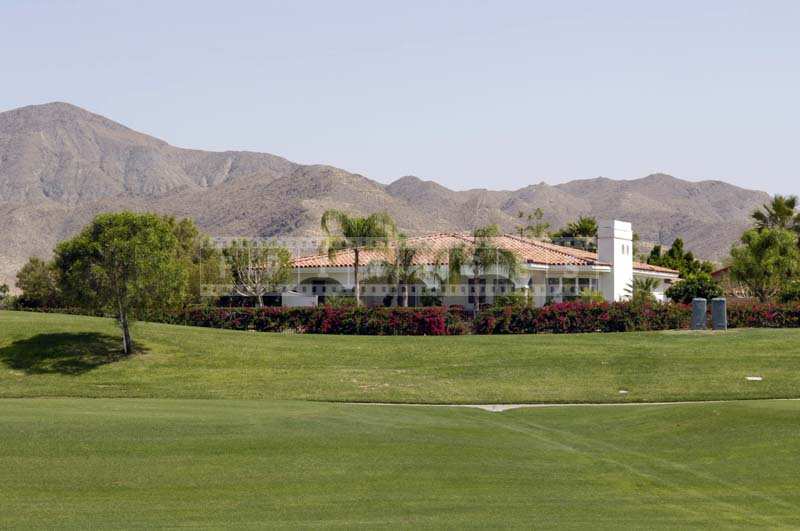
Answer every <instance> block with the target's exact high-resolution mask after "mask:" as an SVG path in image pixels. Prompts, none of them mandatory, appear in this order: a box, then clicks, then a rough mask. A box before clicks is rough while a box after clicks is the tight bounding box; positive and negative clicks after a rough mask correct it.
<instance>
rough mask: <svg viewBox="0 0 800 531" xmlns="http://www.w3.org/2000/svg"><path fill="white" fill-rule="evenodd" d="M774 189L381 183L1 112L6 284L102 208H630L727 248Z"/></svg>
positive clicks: (1, 246) (656, 233)
mask: <svg viewBox="0 0 800 531" xmlns="http://www.w3.org/2000/svg"><path fill="white" fill-rule="evenodd" d="M767 200H768V195H767V194H766V193H764V192H757V191H751V190H744V189H742V188H738V187H735V186H732V185H729V184H726V183H723V182H719V181H704V182H688V181H684V180H680V179H676V178H674V177H670V176H668V175H651V176H648V177H645V178H643V179H637V180H631V181H617V180H612V179H606V178H597V179H589V180H580V181H572V182H569V183H566V184H560V185H556V186H550V185H547V184H544V183H542V184H535V185H531V186H526V187H525V188H521V189H519V190H513V191H496V190H482V189H481V190H466V191H454V190H450V189H448V188H445V187H444V186H441V185H439V184H437V183H435V182H432V181H423V180H420V179H418V178H416V177H411V176H409V177H403V178H401V179H399V180H397V181H395V182H393V183H391V184H389V185H383V184H380V183H378V182H376V181H373V180H370V179H368V178H366V177H363V176H361V175H357V174H353V173H349V172H347V171H344V170H341V169H338V168H333V167H330V166H317V165H311V166H307V165H300V164H295V163H292V162H290V161H287V160H285V159H283V158H281V157H277V156H275V155H269V154H263V153H251V152H240V151H228V152H207V151H199V150H191V149H182V148H177V147H174V146H171V145H169V144H167V143H166V142H164V141H162V140H159V139H156V138H153V137H150V136H147V135H144V134H141V133H138V132H136V131H133V130H131V129H129V128H127V127H125V126H123V125H120V124H118V123H116V122H113V121H111V120H109V119H107V118H104V117H102V116H98V115H96V114H92V113H90V112H88V111H86V110H83V109H80V108H78V107H75V106H73V105H69V104H67V103H50V104H46V105H36V106H30V107H24V108H20V109H15V110H12V111H8V112H3V113H0V283H2V282H8V283H9V284H10V285H13V276H14V274H15V272H16V271H17V269H18V268H19V267H20V266H21V265H22V264H23V263H24V262H25V260H27V258H28V257H29V256H31V255H39V256H43V257H46V256H49V253H50V251H51V249H52V248H53V246H54V245H55V244H56V243H57V242H58V241H59V240H61V239H63V238H66V237H68V236H70V235H72V234H74V233H75V232H76V231H78V230H79V229H80V228H81V227H82V226H83V225H84V224H85V223H87V222H88V221H89V220H90V219H91V218H92V217H93V216H94V215H95V214H97V213H99V212H104V211H112V210H119V209H134V210H151V211H156V212H161V213H168V214H173V215H176V216H187V217H192V218H194V219H195V220H196V221H197V223H198V224H199V225H200V226H201V227H202V228H203V229H204V230H206V231H207V232H208V233H209V234H212V235H215V236H245V235H246V236H273V235H312V234H318V232H319V218H320V215H321V214H322V212H323V211H324V210H325V209H327V208H332V207H335V208H339V209H342V210H346V211H350V212H353V213H369V212H373V211H377V210H386V211H387V212H389V213H390V214H391V215H392V216H394V218H395V219H396V220H397V222H398V225H399V226H400V227H401V228H402V229H403V230H405V231H406V232H408V233H420V232H425V231H439V230H468V229H471V228H474V227H476V226H480V225H484V224H486V223H498V224H500V225H501V226H502V227H503V228H504V229H506V230H513V229H514V227H516V226H517V225H518V220H517V213H518V212H520V211H523V212H526V213H527V212H531V211H533V210H534V209H536V208H542V209H543V210H544V211H545V213H546V220H547V221H548V222H550V223H551V225H552V226H553V227H554V228H557V227H560V226H562V225H563V224H564V223H566V222H567V221H569V220H572V219H574V218H575V217H577V216H578V215H592V216H596V217H616V218H620V219H625V220H629V221H632V222H633V223H634V227H635V230H636V231H637V232H638V233H639V234H640V235H641V236H642V238H643V240H645V241H652V242H658V241H661V242H665V243H669V242H671V241H672V239H673V238H675V237H676V236H681V237H683V238H684V239H685V240H686V242H687V244H688V247H689V248H690V249H694V250H695V251H696V252H697V253H698V254H699V255H701V256H704V257H707V258H719V257H721V256H723V255H724V254H726V253H727V251H728V249H729V247H730V245H731V243H732V242H733V241H734V240H735V239H736V238H737V237H738V236H739V234H740V233H741V231H742V230H743V229H744V228H745V227H746V226H747V225H748V220H747V217H748V215H749V213H750V212H751V211H752V210H753V209H754V208H755V207H757V206H759V205H760V204H762V203H764V202H765V201H767Z"/></svg>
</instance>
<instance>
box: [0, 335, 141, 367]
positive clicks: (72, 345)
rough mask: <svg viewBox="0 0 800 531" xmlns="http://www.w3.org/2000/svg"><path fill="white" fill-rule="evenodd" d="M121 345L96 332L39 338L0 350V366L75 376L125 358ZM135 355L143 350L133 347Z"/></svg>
mask: <svg viewBox="0 0 800 531" xmlns="http://www.w3.org/2000/svg"><path fill="white" fill-rule="evenodd" d="M121 343H122V340H121V339H120V338H118V337H113V336H109V335H106V334H98V333H95V332H85V333H79V334H39V335H36V336H33V337H31V338H28V339H21V340H19V341H15V342H14V343H12V344H10V345H8V346H7V347H3V348H0V362H2V363H5V364H6V365H7V366H8V367H9V368H11V369H15V370H21V371H25V372H26V373H28V374H71V375H78V374H83V373H85V372H88V371H91V370H92V369H95V368H97V367H100V366H101V365H106V364H109V363H113V362H115V361H118V360H120V359H123V358H125V356H124V354H123V353H122V344H121ZM134 351H135V352H137V353H138V352H142V351H143V349H142V348H140V347H138V346H134Z"/></svg>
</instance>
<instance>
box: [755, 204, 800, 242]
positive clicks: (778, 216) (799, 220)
mask: <svg viewBox="0 0 800 531" xmlns="http://www.w3.org/2000/svg"><path fill="white" fill-rule="evenodd" d="M796 209H797V196H794V195H789V196H783V195H776V196H775V197H773V198H772V201H771V202H770V203H769V204H767V205H763V206H762V207H761V208H760V209H758V210H756V211H754V212H753V214H752V215H751V217H752V218H753V219H754V220H755V222H756V228H757V229H758V230H760V231H761V230H764V229H787V230H791V231H794V232H797V233H800V214H798V213H797V211H796Z"/></svg>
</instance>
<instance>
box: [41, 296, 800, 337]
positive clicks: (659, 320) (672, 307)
mask: <svg viewBox="0 0 800 531" xmlns="http://www.w3.org/2000/svg"><path fill="white" fill-rule="evenodd" d="M38 311H47V312H57V313H86V312H85V311H84V312H81V311H79V310H74V309H39V310H38ZM691 313H692V312H691V307H690V306H688V305H684V304H672V303H669V304H653V305H641V304H632V303H630V302H619V303H606V302H589V303H586V302H565V303H561V304H552V305H548V306H545V307H542V308H529V307H518V306H507V307H503V308H496V307H492V308H487V309H485V310H483V311H482V312H481V313H480V314H479V315H478V316H476V317H473V316H472V315H471V313H469V312H465V311H464V310H463V308H461V307H458V306H451V307H450V308H442V307H432V308H366V307H360V308H357V307H352V306H344V307H331V306H321V307H316V308H281V307H267V308H216V307H198V308H190V309H186V310H184V311H181V312H176V313H173V314H169V315H164V316H159V317H153V318H152V319H150V320H153V321H160V322H167V323H172V324H181V325H189V326H203V327H211V328H224V329H230V330H256V331H260V332H297V333H309V334H310V333H314V334H351V335H352V334H359V335H460V334H473V333H474V334H540V333H552V334H566V333H582V332H633V331H648V330H676V329H685V328H688V327H689V323H690V320H691ZM728 326H729V327H731V328H792V327H800V304H797V303H795V304H784V305H773V304H732V305H729V307H728Z"/></svg>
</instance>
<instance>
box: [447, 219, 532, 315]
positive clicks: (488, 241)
mask: <svg viewBox="0 0 800 531" xmlns="http://www.w3.org/2000/svg"><path fill="white" fill-rule="evenodd" d="M495 234H496V230H494V228H493V227H488V228H483V229H476V230H475V232H474V233H473V239H474V243H473V245H472V246H468V245H466V244H462V245H459V246H456V247H453V248H451V249H449V250H448V269H449V275H448V276H449V279H450V282H451V283H456V282H458V281H459V280H460V278H461V271H462V269H463V268H464V267H466V268H468V269H469V270H470V271H471V272H472V282H473V287H474V288H475V312H476V313H477V312H479V311H480V293H479V292H478V290H479V289H480V288H479V284H478V283H479V280H480V277H481V275H483V274H485V273H487V272H488V271H490V270H491V269H492V268H493V267H494V270H495V272H498V273H499V272H503V273H505V275H506V276H507V277H509V278H510V277H513V276H514V274H515V273H516V272H517V268H518V265H519V260H518V259H517V255H515V254H514V253H513V252H512V251H509V250H508V249H504V248H502V247H499V246H498V245H496V244H495V242H494V237H495Z"/></svg>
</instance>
